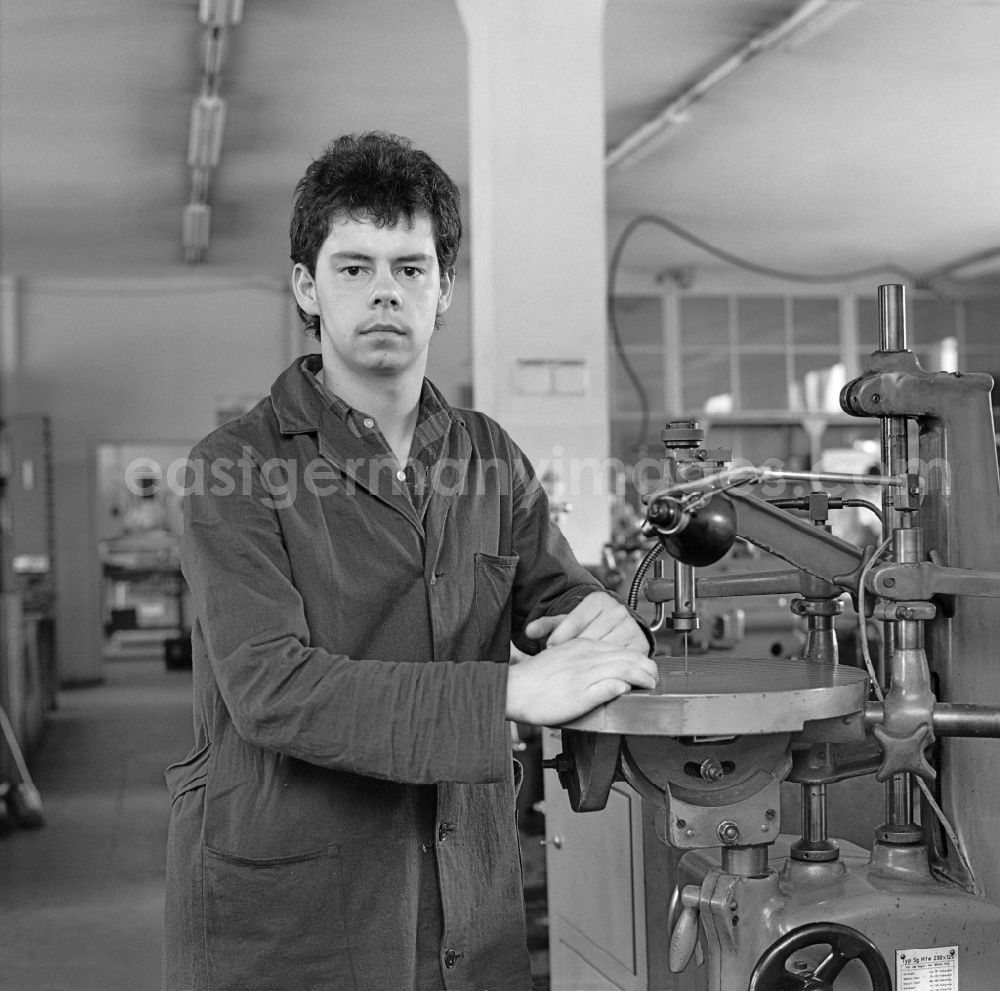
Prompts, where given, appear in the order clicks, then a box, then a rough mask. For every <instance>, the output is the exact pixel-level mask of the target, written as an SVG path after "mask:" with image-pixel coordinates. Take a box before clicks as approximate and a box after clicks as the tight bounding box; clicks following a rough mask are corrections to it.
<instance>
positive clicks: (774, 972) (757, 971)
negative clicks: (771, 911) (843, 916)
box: [747, 922, 892, 991]
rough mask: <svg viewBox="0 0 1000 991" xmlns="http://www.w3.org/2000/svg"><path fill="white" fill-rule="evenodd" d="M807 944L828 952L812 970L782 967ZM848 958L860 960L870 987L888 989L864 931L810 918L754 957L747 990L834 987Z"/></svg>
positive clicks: (880, 963) (877, 956) (818, 990)
mask: <svg viewBox="0 0 1000 991" xmlns="http://www.w3.org/2000/svg"><path fill="white" fill-rule="evenodd" d="M807 946H829V947H830V953H829V955H828V956H826V957H825V958H824V959H823V962H822V963H821V964H820V965H819V966H818V967H817V968H816V970H815V971H813V973H812V974H793V973H792V972H791V971H788V970H785V964H786V963H788V960H789V959H790V957H791V956H792V954H793V953H796V952H798V951H799V950H804V949H805V948H806V947H807ZM852 960H860V961H861V963H862V964H863V965H864V968H865V970H866V971H868V976H869V977H870V978H871V982H872V991H892V978H891V977H890V976H889V968H888V967H887V966H886V962H885V959H884V958H883V956H882V954H881V953H880V952H879V949H878V947H877V946H876V945H875V944H874V943H873V942H872V941H871V940H870V939H869V938H868V937H867V936H865V935H864V933H859V932H858V931H857V929H852V928H851V927H850V926H842V925H840V924H839V923H836V922H810V923H808V924H807V925H804V926H799V928H798V929H793V930H792V931H791V932H787V933H785V935H784V936H782V937H781V938H780V939H777V940H775V941H774V942H773V943H772V944H771V946H770V947H769V948H768V949H766V950H765V951H764V952H763V953H762V954H761V957H760V959H759V960H758V961H757V965H756V966H755V967H754V969H753V973H752V974H751V975H750V986H749V988H748V989H747V991H834V988H833V984H834V981H836V980H837V975H839V974H840V972H841V971H842V970H843V969H844V967H846V966H847V964H849V963H850V962H851V961H852Z"/></svg>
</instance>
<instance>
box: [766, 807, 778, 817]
mask: <svg viewBox="0 0 1000 991" xmlns="http://www.w3.org/2000/svg"><path fill="white" fill-rule="evenodd" d="M777 814H778V813H777V812H775V811H774V809H768V810H767V811H766V812H765V813H764V818H765V819H773V818H774V817H775V816H776V815H777Z"/></svg>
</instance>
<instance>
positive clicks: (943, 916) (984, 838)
mask: <svg viewBox="0 0 1000 991" xmlns="http://www.w3.org/2000/svg"><path fill="white" fill-rule="evenodd" d="M904 303H905V300H904V290H903V287H902V286H895V285H892V286H881V287H879V347H878V349H877V350H876V351H875V352H874V353H873V354H872V355H871V357H870V359H869V361H868V365H867V368H866V369H865V370H864V372H863V373H862V374H861V375H860V377H859V378H857V379H856V380H854V381H853V382H850V383H848V384H847V385H846V387H845V388H844V390H843V392H842V393H841V405H842V407H843V408H844V410H845V411H846V412H848V413H850V414H853V415H855V416H859V417H875V418H878V420H879V421H880V426H881V447H882V465H881V474H879V475H875V476H868V477H866V478H865V479H864V482H865V484H866V485H875V486H877V487H878V489H880V491H881V493H882V496H881V500H880V501H881V506H873V507H872V512H873V514H874V516H875V518H878V519H880V520H881V524H882V537H883V539H882V540H881V542H880V543H878V545H877V546H875V545H874V544H873V545H870V546H864V547H860V546H857V545H855V544H854V543H851V542H849V541H847V540H844V539H842V538H840V537H837V536H834V534H833V533H832V532H831V526H830V523H829V516H830V514H831V513H832V512H836V510H837V508H838V507H839V506H840V505H841V496H840V495H839V494H838V493H842V492H843V491H844V487H845V486H848V485H850V484H853V483H854V482H856V481H857V479H856V478H852V477H850V476H847V475H838V474H835V473H818V472H782V471H780V470H775V469H758V468H754V467H752V466H736V465H734V464H733V463H732V462H731V457H730V455H729V452H726V451H720V450H713V449H711V448H710V447H708V446H706V445H705V444H704V438H703V436H702V434H701V432H700V431H699V430H698V428H697V426H696V425H695V424H693V423H678V424H670V425H668V427H667V429H666V430H665V431H664V434H663V436H664V442H665V445H666V448H667V452H666V461H665V466H664V473H663V482H662V484H661V485H660V486H659V487H658V489H657V491H655V492H654V493H652V495H651V496H650V497H649V498H648V501H647V516H646V523H645V531H646V534H647V535H648V536H650V537H655V538H656V539H657V542H656V544H655V545H654V547H653V550H652V551H650V553H649V554H648V555H647V559H646V560H644V561H643V563H642V564H641V565H640V567H639V570H638V571H637V573H636V581H635V582H634V583H633V589H632V593H631V594H632V597H633V601H635V600H637V597H638V595H639V594H640V593H641V591H642V590H643V589H644V591H645V596H646V598H647V599H648V600H649V601H650V602H652V603H655V604H656V605H657V614H658V618H661V619H662V621H663V625H664V626H665V627H670V628H672V630H673V635H672V638H671V639H672V649H671V652H670V656H663V657H660V658H659V665H660V682H659V685H658V687H657V688H656V689H655V690H653V691H649V692H645V691H634V692H631V693H628V694H627V695H625V696H622V697H621V698H620V699H617V700H615V701H614V702H612V703H609V704H608V705H606V706H603V707H601V708H600V709H598V710H595V711H594V712H592V713H590V714H588V715H587V716H586V717H584V718H582V719H581V720H578V721H577V722H575V723H573V724H571V725H570V726H568V727H565V728H563V730H562V732H561V750H562V752H561V753H560V754H559V755H558V756H555V757H553V758H552V759H550V760H549V761H548V762H547V766H548V767H552V768H555V769H556V770H557V771H558V773H559V779H560V782H561V784H562V786H563V787H564V788H565V789H566V791H567V793H568V798H569V804H570V806H571V807H572V809H573V810H574V812H584V813H585V812H590V811H596V810H601V809H604V808H605V807H606V806H607V805H608V803H609V798H611V796H612V795H615V796H616V797H615V800H614V801H615V802H616V803H618V804H619V805H620V804H621V802H622V801H623V800H622V799H621V797H620V795H621V789H622V787H623V786H625V787H627V789H628V790H629V791H630V792H631V793H632V794H633V795H634V794H638V795H641V796H642V806H643V809H644V813H643V816H644V823H645V825H643V826H639V827H637V828H636V831H635V835H634V838H636V839H638V841H639V842H640V843H641V842H643V841H644V838H645V840H646V841H648V840H649V834H650V833H651V832H653V831H655V836H656V842H658V843H659V844H660V845H661V848H662V851H663V856H662V857H660V858H659V860H657V861H656V863H653V860H652V859H647V864H646V872H645V875H644V880H643V885H644V887H645V892H644V893H643V894H642V895H641V896H638V901H643V902H644V903H645V909H646V911H645V916H644V918H645V924H644V926H643V927H642V929H643V931H642V932H641V933H640V932H638V931H636V933H634V934H633V936H634V939H633V940H632V943H631V945H630V947H628V946H627V947H622V948H620V951H616V950H615V948H614V947H606V948H604V949H602V950H601V951H600V952H596V951H595V953H594V955H593V956H592V957H591V959H590V960H589V962H588V963H587V964H586V970H583V969H581V971H580V974H581V975H582V974H584V973H586V975H587V977H586V978H581V977H578V978H577V979H576V981H575V982H574V983H573V984H571V985H567V987H573V988H574V989H576V988H581V989H582V988H588V989H589V988H598V987H600V988H612V987H629V988H634V989H638V988H640V987H641V988H642V989H646V988H649V989H652V988H662V989H678V991H745V989H749V991H826V989H834V991H868V989H872V991H925V989H926V991H959V989H961V991H995V989H996V988H997V987H1000V976H998V975H1000V840H998V833H1000V787H998V785H1000V774H998V772H997V770H996V769H997V767H998V766H1000V744H998V743H997V742H996V741H995V740H994V739H991V738H995V737H997V736H1000V657H998V650H1000V602H998V601H997V599H998V598H1000V477H998V469H997V451H996V444H995V437H994V424H993V415H992V406H991V401H990V393H991V389H992V386H993V380H992V378H991V377H990V376H989V375H986V374H960V373H954V374H953V373H946V372H927V371H925V370H924V369H922V368H921V367H920V365H919V363H918V362H917V360H916V358H915V357H914V356H913V354H912V353H911V352H910V351H909V350H908V347H907V332H906V325H905V316H904V313H905V306H904ZM795 485H799V486H800V489H799V490H798V492H796V491H793V486H795ZM801 486H805V489H804V491H803V490H802V489H801ZM765 491H766V493H770V494H769V495H767V496H766V497H764V496H763V495H762V494H761V493H763V492H765ZM774 493H778V494H777V495H775V494H774ZM737 540H746V541H749V542H751V543H752V544H754V545H756V546H758V547H761V548H763V549H764V550H765V551H767V552H769V553H770V554H772V555H774V557H775V558H777V559H780V561H781V562H782V563H783V564H787V568H784V569H778V570H774V571H769V572H761V571H756V572H753V573H747V574H740V573H738V572H733V571H729V572H726V573H724V574H719V575H712V574H703V575H699V571H700V570H701V569H703V568H704V567H706V566H708V565H711V564H713V563H714V562H716V561H718V560H719V559H720V558H722V557H723V556H724V555H726V554H727V552H728V551H729V549H730V548H731V547H732V546H733V544H734V542H735V541H737ZM664 552H665V553H666V554H668V555H669V556H670V557H671V558H673V576H672V577H664V576H662V575H657V573H654V577H652V578H648V579H647V577H646V576H647V575H648V574H649V573H650V570H651V564H652V562H653V561H654V559H656V558H657V557H658V556H659V555H661V554H663V553H664ZM658 570H659V569H658ZM773 592H781V593H783V594H787V595H789V596H790V597H791V608H792V610H793V612H794V613H795V614H796V615H797V616H798V617H800V618H801V620H802V622H803V625H804V627H805V631H806V632H805V638H804V646H803V648H802V650H801V656H800V657H798V658H796V659H776V658H773V657H767V658H749V657H748V658H735V657H732V656H728V655H721V656H714V657H713V656H705V655H694V654H692V655H690V656H689V654H688V653H687V651H686V650H685V641H686V636H685V634H686V633H688V632H690V631H693V630H695V629H696V628H697V627H698V625H699V601H700V600H703V599H707V598H710V597H715V596H727V597H731V596H741V595H755V594H760V593H773ZM842 614H843V615H842ZM873 622H874V623H876V624H880V625H881V631H882V635H881V638H880V639H878V640H876V642H875V644H874V645H872V644H871V642H870V640H871V638H870V637H869V635H868V634H867V632H866V630H867V629H868V628H870V626H871V624H872V623H873ZM838 623H840V624H841V625H843V624H845V623H851V624H856V626H857V628H858V636H857V638H856V643H857V644H858V653H857V657H856V658H855V657H853V656H852V657H850V658H848V657H844V658H841V657H840V656H839V648H838V636H837V632H838V631H837V629H836V627H837V624H838ZM834 792H836V794H837V795H838V796H839V797H838V801H841V800H844V801H846V802H847V803H848V804H850V805H851V810H850V812H849V813H848V815H847V816H846V817H845V816H844V815H840V817H839V822H840V823H847V829H846V832H847V833H848V834H849V836H848V837H847V838H845V837H844V836H839V837H834V836H831V835H830V830H829V828H828V824H829V823H830V822H831V821H835V820H837V819H838V817H837V816H836V814H835V811H836V810H835V808H834V805H835V803H834V801H833V798H832V796H833V794H834ZM790 793H794V797H795V799H796V800H797V801H789V794H790ZM873 797H874V799H875V800H874V801H873ZM883 797H884V801H883ZM796 806H797V807H796ZM790 809H793V810H794V812H793V813H792V814H789V810H790ZM547 812H548V804H547ZM783 812H784V819H783V818H782V815H783ZM795 813H797V816H795ZM795 817H797V818H798V819H799V820H800V822H796V821H794V818H795ZM575 818H578V819H581V820H582V819H585V818H586V817H584V816H580V817H575ZM557 828H558V827H557ZM566 828H567V829H570V828H572V827H571V826H568V825H567V826H566ZM548 842H549V843H550V849H551V848H552V847H555V848H559V847H560V846H562V843H563V840H562V838H561V837H560V836H559V835H554V836H552V835H550V836H549V837H548ZM633 874H634V871H633ZM658 884H659V885H661V887H660V888H659V889H658V888H657V885H658ZM550 889H551V882H550ZM608 890H609V891H610V890H611V889H610V888H609V889H608ZM671 892H672V897H671ZM554 894H555V898H556V899H558V898H559V897H560V892H559V889H558V884H557V890H556V892H555V893H554ZM606 897H609V898H613V895H607V896H606ZM552 900H553V895H552V894H551V893H550V902H551V901H552ZM658 902H660V903H662V904H658ZM668 902H669V904H668ZM637 903H638V902H637ZM553 910H554V911H555V913H556V914H558V911H559V909H558V905H556V906H553V907H551V908H550V912H552V911H553ZM640 937H642V939H640ZM644 940H645V941H646V942H648V943H649V944H650V947H649V948H647V951H646V952H645V953H644V954H643V955H644V962H643V964H642V966H639V965H638V964H636V965H635V966H632V968H631V970H628V968H627V967H625V968H623V969H622V972H623V973H625V972H627V977H626V978H620V977H617V976H616V975H615V974H613V971H614V967H615V966H617V961H621V960H626V958H628V955H629V953H630V952H631V953H633V956H635V954H636V953H637V951H636V949H635V948H636V946H638V945H639V943H640V942H643V941H644ZM570 942H572V941H570ZM582 942H584V940H583V937H581V944H582ZM653 944H657V947H656V948H654V947H653ZM605 949H606V950H608V951H609V952H605V951H604V950H605ZM576 952H577V953H578V954H580V955H581V959H582V957H583V956H585V955H586V954H585V952H584V950H583V949H580V947H579V946H577V947H576ZM602 954H603V956H602ZM581 967H583V964H582V963H581ZM602 975H603V976H602ZM602 981H603V983H601V982H602ZM553 987H554V988H559V987H561V985H560V983H559V979H558V973H557V967H555V966H554V967H553Z"/></svg>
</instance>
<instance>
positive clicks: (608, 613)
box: [524, 592, 649, 654]
mask: <svg viewBox="0 0 1000 991" xmlns="http://www.w3.org/2000/svg"><path fill="white" fill-rule="evenodd" d="M524 632H525V634H526V635H527V636H529V637H530V638H531V639H532V640H544V641H545V645H546V647H558V646H559V645H560V644H563V643H568V642H569V641H570V640H574V639H576V638H577V637H586V638H587V639H588V640H603V641H604V642H605V643H611V644H617V645H618V646H620V647H631V648H632V649H633V650H641V651H642V652H643V653H644V654H645V653H648V652H649V641H648V640H647V639H646V634H645V633H643V632H642V628H641V627H640V626H639V624H638V623H637V622H636V621H635V620H634V619H633V618H632V614H631V613H630V612H629V611H628V609H626V608H625V606H623V605H622V604H621V603H620V602H619V601H618V600H617V599H615V598H614V597H612V596H610V595H608V593H607V592H591V594H590V595H588V596H587V598H585V599H584V600H583V601H582V602H581V603H580V604H579V605H578V606H576V608H575V609H573V611H572V612H570V613H565V614H563V615H561V616H542V617H540V618H539V619H536V620H533V621H532V622H530V623H529V624H528V625H527V626H526V627H525V629H524Z"/></svg>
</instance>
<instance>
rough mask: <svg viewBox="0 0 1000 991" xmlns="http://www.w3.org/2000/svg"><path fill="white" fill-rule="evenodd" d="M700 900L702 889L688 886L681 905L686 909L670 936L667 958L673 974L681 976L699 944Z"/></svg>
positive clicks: (684, 891) (692, 885) (693, 885)
mask: <svg viewBox="0 0 1000 991" xmlns="http://www.w3.org/2000/svg"><path fill="white" fill-rule="evenodd" d="M700 899H701V888H699V887H698V886H697V885H695V884H689V885H687V886H686V887H685V888H684V890H683V891H682V892H681V904H683V906H684V908H683V909H682V910H681V914H680V915H679V916H678V918H677V922H676V924H675V925H674V931H673V932H672V933H671V934H670V952H669V955H668V958H667V960H668V963H669V966H670V973H671V974H679V973H680V972H681V971H682V970H683V969H684V968H685V967H686V966H687V965H688V961H689V960H690V959H691V954H692V953H693V952H694V948H695V946H696V945H697V943H698V903H699V901H700Z"/></svg>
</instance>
